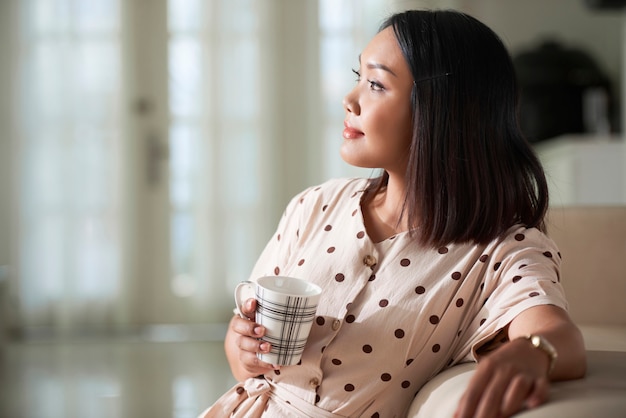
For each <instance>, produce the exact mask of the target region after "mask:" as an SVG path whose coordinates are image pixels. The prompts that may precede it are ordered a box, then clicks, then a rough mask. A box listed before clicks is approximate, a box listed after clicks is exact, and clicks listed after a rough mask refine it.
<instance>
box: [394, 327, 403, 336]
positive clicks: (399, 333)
mask: <svg viewBox="0 0 626 418" xmlns="http://www.w3.org/2000/svg"><path fill="white" fill-rule="evenodd" d="M393 334H394V335H395V336H396V338H404V330H402V329H397V330H395V331H394V333H393Z"/></svg>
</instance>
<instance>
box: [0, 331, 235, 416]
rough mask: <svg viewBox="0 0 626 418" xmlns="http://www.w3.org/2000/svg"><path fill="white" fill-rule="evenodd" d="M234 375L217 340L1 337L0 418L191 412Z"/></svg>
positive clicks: (195, 412) (206, 402)
mask: <svg viewBox="0 0 626 418" xmlns="http://www.w3.org/2000/svg"><path fill="white" fill-rule="evenodd" d="M234 383H235V382H234V379H233V378H232V376H231V375H230V371H229V369H228V365H227V363H226V359H225V356H224V352H223V342H222V341H189V340H188V341H177V342H155V341H154V340H153V341H148V340H146V339H143V338H113V339H103V338H98V339H96V338H90V339H80V340H75V341H72V342H67V341H65V342H64V341H37V342H4V343H3V344H0V418H74V417H77V418H78V417H80V418H126V417H128V418H143V417H146V418H147V417H150V418H152V417H154V418H160V417H168V418H169V417H175V418H188V417H189V418H191V417H196V416H197V415H198V413H199V412H201V411H202V410H203V409H204V408H206V407H207V406H208V405H210V404H211V403H212V402H213V401H214V400H215V399H216V398H217V397H218V396H219V395H220V394H222V393H223V392H225V391H226V390H227V389H228V388H230V387H231V386H232V385H233V384H234Z"/></svg>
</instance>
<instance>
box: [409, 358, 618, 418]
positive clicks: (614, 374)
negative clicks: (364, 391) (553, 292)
mask: <svg viewBox="0 0 626 418" xmlns="http://www.w3.org/2000/svg"><path fill="white" fill-rule="evenodd" d="M587 361H588V372H587V376H586V377H585V378H584V379H578V380H572V381H566V382H557V383H553V384H552V386H551V389H550V400H549V402H547V403H546V404H544V405H542V406H541V407H539V408H536V409H533V410H528V411H523V412H520V413H519V414H517V415H516V417H518V418H555V417H568V418H590V417H593V418H624V417H626V352H622V351H587ZM475 367H476V365H475V364H473V363H468V364H461V365H458V366H455V367H453V368H451V369H449V370H446V371H445V372H443V373H441V374H439V375H437V376H435V378H434V379H432V380H431V381H430V382H428V383H427V384H426V385H424V387H423V388H422V389H421V390H420V392H419V393H418V394H417V396H416V397H415V400H414V401H413V403H412V404H411V408H410V410H409V413H408V415H407V417H408V418H452V416H453V414H454V410H455V408H456V405H457V403H458V401H459V399H460V398H461V396H462V394H463V392H464V390H465V388H466V387H467V385H468V383H469V381H470V379H471V377H472V374H473V372H474V369H475Z"/></svg>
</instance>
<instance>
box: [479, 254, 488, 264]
mask: <svg viewBox="0 0 626 418" xmlns="http://www.w3.org/2000/svg"><path fill="white" fill-rule="evenodd" d="M478 260H479V261H480V262H481V263H485V262H487V260H489V256H488V255H487V254H483V255H481V256H480V258H479V259H478Z"/></svg>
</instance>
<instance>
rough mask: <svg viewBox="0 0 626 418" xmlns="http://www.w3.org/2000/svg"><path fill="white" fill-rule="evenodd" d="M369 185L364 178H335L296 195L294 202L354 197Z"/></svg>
mask: <svg viewBox="0 0 626 418" xmlns="http://www.w3.org/2000/svg"><path fill="white" fill-rule="evenodd" d="M368 183H369V179H366V178H356V177H354V178H335V179H330V180H327V181H325V182H324V183H320V184H317V185H315V186H311V187H308V188H306V189H305V190H303V191H302V192H300V193H298V194H297V195H296V196H295V197H294V200H297V201H300V202H301V203H304V201H305V200H310V199H311V198H312V197H313V198H316V199H330V198H332V199H333V200H334V199H337V198H340V197H345V196H355V195H356V194H359V193H361V192H363V191H364V190H365V188H366V187H367V185H368Z"/></svg>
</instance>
